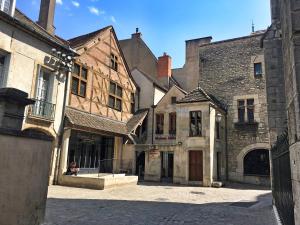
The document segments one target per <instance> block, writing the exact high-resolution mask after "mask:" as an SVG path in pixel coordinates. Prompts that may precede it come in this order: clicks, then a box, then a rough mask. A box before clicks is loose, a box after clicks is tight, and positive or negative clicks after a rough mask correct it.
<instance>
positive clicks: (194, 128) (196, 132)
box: [190, 111, 202, 137]
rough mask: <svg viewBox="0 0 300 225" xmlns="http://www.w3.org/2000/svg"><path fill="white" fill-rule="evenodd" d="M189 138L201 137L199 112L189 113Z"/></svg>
mask: <svg viewBox="0 0 300 225" xmlns="http://www.w3.org/2000/svg"><path fill="white" fill-rule="evenodd" d="M190 136H191V137H197V136H202V113H201V111H194V112H190Z"/></svg>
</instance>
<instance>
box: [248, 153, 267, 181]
mask: <svg viewBox="0 0 300 225" xmlns="http://www.w3.org/2000/svg"><path fill="white" fill-rule="evenodd" d="M243 162H244V175H246V176H247V175H248V176H270V159H269V150H266V149H254V150H252V151H250V152H248V153H247V154H246V155H245V157H244V161H243Z"/></svg>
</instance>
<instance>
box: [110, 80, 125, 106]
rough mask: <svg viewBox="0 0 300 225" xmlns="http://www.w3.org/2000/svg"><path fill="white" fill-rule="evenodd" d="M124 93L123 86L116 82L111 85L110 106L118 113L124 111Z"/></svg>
mask: <svg viewBox="0 0 300 225" xmlns="http://www.w3.org/2000/svg"><path fill="white" fill-rule="evenodd" d="M122 92H123V89H122V87H121V86H119V85H117V84H116V83H114V82H110V84H109V97H108V106H109V107H110V108H113V109H115V110H118V111H122Z"/></svg>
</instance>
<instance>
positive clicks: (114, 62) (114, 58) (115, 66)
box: [110, 53, 118, 71]
mask: <svg viewBox="0 0 300 225" xmlns="http://www.w3.org/2000/svg"><path fill="white" fill-rule="evenodd" d="M110 67H111V68H112V69H113V70H115V71H118V57H117V56H116V55H114V54H113V53H112V54H111V55H110Z"/></svg>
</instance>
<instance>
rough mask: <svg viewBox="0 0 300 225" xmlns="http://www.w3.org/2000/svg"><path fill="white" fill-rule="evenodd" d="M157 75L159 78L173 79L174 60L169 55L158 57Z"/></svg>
mask: <svg viewBox="0 0 300 225" xmlns="http://www.w3.org/2000/svg"><path fill="white" fill-rule="evenodd" d="M157 75H158V78H160V77H171V75H172V58H171V57H170V56H169V55H167V53H164V55H163V56H161V57H158V68H157Z"/></svg>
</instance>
